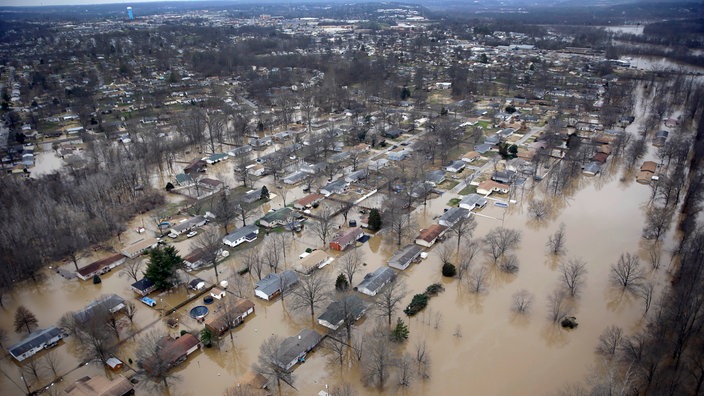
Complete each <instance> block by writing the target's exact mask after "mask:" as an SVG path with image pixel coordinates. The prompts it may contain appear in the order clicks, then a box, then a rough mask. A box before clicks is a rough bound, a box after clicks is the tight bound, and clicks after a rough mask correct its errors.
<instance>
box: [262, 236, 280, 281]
mask: <svg viewBox="0 0 704 396" xmlns="http://www.w3.org/2000/svg"><path fill="white" fill-rule="evenodd" d="M276 245H277V243H276V239H275V238H273V237H272V238H267V239H266V241H265V242H264V248H263V249H262V251H263V253H261V254H260V255H261V257H262V260H264V263H265V264H266V265H268V266H269V270H270V271H272V272H274V273H276V271H277V270H278V268H279V265H280V264H281V256H280V253H281V252H280V251H279V249H277V248H276Z"/></svg>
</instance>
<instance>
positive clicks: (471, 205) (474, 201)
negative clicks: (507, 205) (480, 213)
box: [460, 194, 488, 210]
mask: <svg viewBox="0 0 704 396" xmlns="http://www.w3.org/2000/svg"><path fill="white" fill-rule="evenodd" d="M487 202H488V200H487V199H486V198H485V197H483V196H481V195H479V194H468V195H467V196H466V197H464V198H462V200H461V201H460V208H462V209H467V210H474V209H475V208H483V207H484V206H485V205H486V203H487Z"/></svg>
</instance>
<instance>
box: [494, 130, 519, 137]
mask: <svg viewBox="0 0 704 396" xmlns="http://www.w3.org/2000/svg"><path fill="white" fill-rule="evenodd" d="M514 133H516V130H515V129H513V128H505V129H502V130H500V131H499V132H498V133H497V134H498V135H499V137H501V138H502V139H506V138H508V137H509V136H511V135H513V134H514Z"/></svg>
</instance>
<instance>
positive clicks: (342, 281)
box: [335, 274, 350, 291]
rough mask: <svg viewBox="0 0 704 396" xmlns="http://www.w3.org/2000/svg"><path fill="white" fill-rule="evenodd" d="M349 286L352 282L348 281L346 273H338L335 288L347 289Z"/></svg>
mask: <svg viewBox="0 0 704 396" xmlns="http://www.w3.org/2000/svg"><path fill="white" fill-rule="evenodd" d="M349 287H350V283H349V282H348V281H347V277H346V276H345V274H340V275H338V276H337V279H336V280H335V290H337V291H345V290H347V288H349Z"/></svg>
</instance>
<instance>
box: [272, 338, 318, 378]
mask: <svg viewBox="0 0 704 396" xmlns="http://www.w3.org/2000/svg"><path fill="white" fill-rule="evenodd" d="M322 340H323V336H321V335H320V334H319V333H318V332H317V331H315V330H311V329H303V330H301V332H300V333H298V334H297V335H295V336H293V337H288V338H286V339H284V340H283V342H282V343H281V346H280V347H279V349H278V351H277V353H276V358H277V362H276V364H277V365H278V366H279V367H280V368H281V369H283V370H286V371H289V370H291V369H292V368H293V366H295V365H296V364H298V363H299V362H303V361H304V359H305V356H306V354H307V353H308V352H310V351H311V350H312V349H313V348H315V347H316V346H317V345H318V344H320V341H322Z"/></svg>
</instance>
